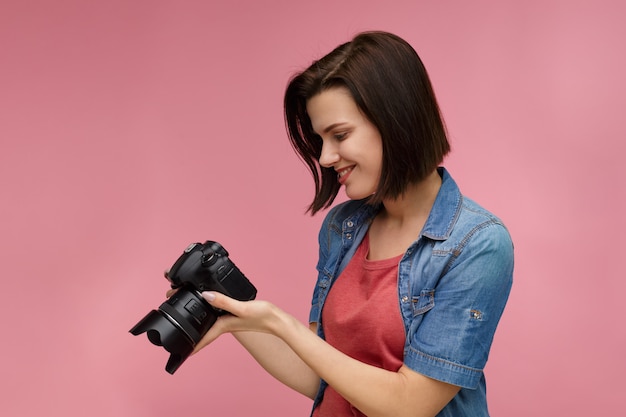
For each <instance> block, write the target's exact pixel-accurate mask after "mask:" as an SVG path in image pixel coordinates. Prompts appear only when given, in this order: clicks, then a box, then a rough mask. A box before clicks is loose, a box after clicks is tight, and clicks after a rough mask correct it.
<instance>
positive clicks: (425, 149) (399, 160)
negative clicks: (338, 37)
mask: <svg viewBox="0 0 626 417" xmlns="http://www.w3.org/2000/svg"><path fill="white" fill-rule="evenodd" d="M336 87H344V88H346V89H347V90H348V91H349V92H350V94H351V95H352V98H353V99H354V101H355V103H356V105H357V107H358V108H359V110H360V111H361V112H362V113H363V114H364V115H365V116H366V117H367V118H368V119H369V121H370V122H372V123H373V124H374V126H376V128H377V129H378V131H379V132H380V136H381V138H382V149H383V161H382V169H381V171H382V172H381V178H380V182H379V184H378V188H377V190H376V192H375V193H374V194H373V195H372V196H370V197H369V198H368V203H370V204H378V203H381V202H382V201H383V199H385V198H397V197H399V196H401V195H402V194H403V193H404V191H405V190H406V188H407V187H408V185H410V184H413V183H417V182H420V181H422V180H423V179H425V178H426V177H427V176H428V175H429V174H430V173H432V172H433V170H435V169H436V168H437V167H438V166H439V164H441V162H442V161H443V158H444V157H445V155H446V154H447V153H448V152H450V144H449V142H448V138H447V134H446V128H445V125H444V122H443V119H442V117H441V113H440V110H439V105H438V104H437V100H436V98H435V94H434V92H433V88H432V85H431V83H430V79H429V77H428V73H427V72H426V69H425V68H424V65H423V63H422V61H421V59H420V58H419V56H418V55H417V53H416V52H415V50H414V49H413V48H412V47H411V45H409V44H408V43H407V42H406V41H404V40H403V39H401V38H399V37H398V36H396V35H393V34H391V33H387V32H363V33H360V34H358V35H356V36H355V37H354V38H353V39H352V41H350V42H347V43H344V44H342V45H340V46H338V47H337V48H336V49H334V50H333V51H332V52H330V53H329V54H328V55H326V56H324V57H323V58H321V59H319V60H318V61H315V62H313V63H312V64H311V66H310V67H309V68H307V69H306V70H304V71H302V72H301V73H299V74H296V75H295V76H294V77H293V78H292V79H291V80H290V81H289V84H288V86H287V89H286V91H285V98H284V106H285V109H284V110H285V125H286V128H287V133H288V135H289V140H290V142H291V145H292V146H293V148H294V150H295V151H296V153H297V154H298V155H299V157H300V158H301V159H302V160H303V161H304V163H305V164H306V165H307V167H308V168H309V170H310V171H311V174H312V175H313V180H314V182H315V198H314V199H313V202H312V203H311V205H310V206H309V207H308V209H307V212H311V214H315V213H316V212H318V211H319V210H322V209H325V208H328V207H330V205H331V204H332V203H333V201H334V199H335V197H336V196H337V193H338V192H339V188H340V186H341V185H340V184H339V181H338V180H337V173H336V172H335V171H334V169H332V168H325V167H322V166H320V165H319V161H318V160H319V158H320V155H321V151H322V139H321V137H320V136H319V135H317V134H316V133H315V132H314V131H313V127H312V124H311V119H310V118H309V115H308V114H307V109H306V105H307V102H308V100H309V99H310V98H312V97H314V96H315V95H317V94H320V93H321V92H323V91H326V90H328V89H331V88H336Z"/></svg>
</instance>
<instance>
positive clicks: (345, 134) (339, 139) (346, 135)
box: [333, 132, 348, 141]
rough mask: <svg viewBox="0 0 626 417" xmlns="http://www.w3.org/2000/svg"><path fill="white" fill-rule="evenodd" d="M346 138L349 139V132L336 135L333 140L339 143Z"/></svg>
mask: <svg viewBox="0 0 626 417" xmlns="http://www.w3.org/2000/svg"><path fill="white" fill-rule="evenodd" d="M346 137H348V132H341V133H334V134H333V139H335V140H337V141H342V140H344V139H345V138H346Z"/></svg>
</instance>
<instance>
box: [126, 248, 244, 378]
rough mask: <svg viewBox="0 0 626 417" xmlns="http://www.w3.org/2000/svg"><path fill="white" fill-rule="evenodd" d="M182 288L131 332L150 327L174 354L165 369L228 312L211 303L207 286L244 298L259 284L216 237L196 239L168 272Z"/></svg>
mask: <svg viewBox="0 0 626 417" xmlns="http://www.w3.org/2000/svg"><path fill="white" fill-rule="evenodd" d="M165 277H166V278H167V279H168V280H169V281H170V283H171V285H172V288H178V291H177V292H176V293H175V294H174V295H172V296H171V297H170V298H169V299H167V300H166V301H165V302H164V303H163V304H161V305H160V306H159V309H158V310H152V311H151V312H149V313H148V314H147V315H146V316H145V317H144V318H143V319H141V321H139V323H137V324H136V325H135V326H134V327H133V328H132V329H130V333H132V334H133V335H135V336H137V335H139V334H141V333H143V332H146V334H147V336H148V340H150V342H152V344H154V345H157V346H163V348H165V350H166V351H168V352H169V353H170V357H169V360H168V361H167V364H166V365H165V370H166V371H167V372H168V373H170V374H174V372H176V370H177V369H178V368H179V367H180V366H181V365H182V363H183V362H184V361H185V359H187V358H188V357H189V355H190V354H191V352H193V349H194V347H195V346H196V344H197V343H198V342H199V341H200V339H202V337H203V336H204V335H205V334H206V333H207V332H208V331H209V329H210V328H211V326H213V324H214V323H215V321H216V320H217V318H218V317H219V316H221V315H223V314H226V313H225V312H224V311H222V310H219V309H216V308H214V307H212V306H211V305H210V304H209V303H208V302H206V300H205V299H204V298H203V297H202V295H201V293H202V292H203V291H218V292H221V293H223V294H226V295H227V296H229V297H232V298H235V299H237V300H240V301H249V300H253V299H254V298H255V297H256V288H255V287H254V285H252V284H251V283H250V281H248V279H247V278H246V277H245V276H244V275H243V274H242V273H241V271H240V270H239V268H237V266H235V264H234V263H233V262H232V261H231V260H230V259H229V258H228V252H227V251H226V249H224V248H223V247H222V245H220V244H219V243H217V242H213V241H206V242H204V244H200V243H192V244H191V245H189V246H188V247H187V249H185V251H184V252H183V254H182V255H181V256H180V258H178V260H177V261H176V262H175V263H174V265H173V266H172V268H171V269H170V270H169V272H167V273H166V274H165Z"/></svg>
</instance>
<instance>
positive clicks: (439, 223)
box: [309, 168, 513, 417]
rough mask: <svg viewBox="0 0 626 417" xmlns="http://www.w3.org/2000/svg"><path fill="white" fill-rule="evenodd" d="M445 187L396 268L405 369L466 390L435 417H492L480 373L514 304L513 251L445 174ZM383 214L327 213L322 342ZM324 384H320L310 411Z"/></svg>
mask: <svg viewBox="0 0 626 417" xmlns="http://www.w3.org/2000/svg"><path fill="white" fill-rule="evenodd" d="M439 174H440V176H441V177H442V184H441V188H440V190H439V193H438V195H437V198H436V200H435V202H434V204H433V207H432V209H431V212H430V214H429V217H428V219H427V221H426V223H425V224H424V228H423V229H422V231H421V233H420V234H419V237H418V238H417V240H416V241H415V242H413V243H412V244H411V246H409V248H408V249H407V251H406V252H405V254H404V256H403V257H402V259H401V260H400V263H399V265H398V304H399V307H400V312H401V315H402V319H403V322H404V328H405V332H406V342H405V347H404V364H405V365H406V366H408V367H409V368H411V369H413V370H414V371H416V372H419V373H421V374H423V375H426V376H428V377H430V378H434V379H437V380H440V381H444V382H447V383H450V384H453V385H457V386H459V387H461V390H460V391H459V393H458V394H457V395H456V396H455V397H454V398H453V399H452V401H450V403H448V405H447V406H446V407H445V408H444V409H443V410H442V411H441V412H440V413H439V414H438V416H442V417H444V416H445V417H451V416H457V417H458V416H466V417H474V416H476V417H479V416H480V417H484V416H488V415H489V414H488V411H487V402H486V388H485V378H484V375H483V368H484V366H485V363H486V362H487V356H488V354H489V349H490V347H491V342H492V340H493V336H494V333H495V330H496V326H497V324H498V321H499V319H500V316H501V315H502V312H503V310H504V306H505V304H506V301H507V299H508V296H509V292H510V289H511V285H512V275H513V243H512V241H511V237H510V236H509V233H508V231H507V230H506V228H505V227H504V225H503V224H502V222H501V221H500V220H499V219H498V218H496V217H495V216H494V215H492V214H491V213H489V212H488V211H486V210H485V209H483V208H481V207H480V206H479V205H477V204H476V203H475V202H473V201H471V200H470V199H468V198H466V197H464V196H462V195H461V192H460V191H459V188H458V187H457V185H456V183H455V182H454V180H453V179H452V177H451V176H450V175H449V174H448V172H447V171H446V170H445V169H444V168H439ZM379 209H380V206H378V207H376V206H372V205H369V204H367V203H366V202H365V201H364V200H359V201H354V200H353V201H347V202H344V203H342V204H339V205H337V206H335V207H334V208H333V209H331V210H330V211H329V213H328V214H327V216H326V218H325V219H324V222H323V224H322V227H321V230H320V233H319V261H318V265H317V270H318V279H317V284H316V286H315V289H314V292H313V300H312V306H311V312H310V317H309V321H310V322H317V323H318V334H319V336H320V337H322V338H324V323H322V320H321V319H322V308H323V306H324V301H325V300H326V296H327V295H328V292H329V290H330V288H331V286H332V284H333V282H334V281H335V279H336V278H337V277H338V276H339V274H340V273H341V271H343V269H344V268H345V267H346V265H347V264H348V262H349V261H350V259H351V257H352V255H353V254H354V253H355V251H356V249H357V247H358V246H359V243H360V242H361V240H362V239H363V237H364V236H365V234H366V233H367V230H368V227H369V225H370V223H371V221H372V220H373V218H374V217H375V215H376V214H377V212H378V210H379ZM326 386H327V384H326V382H325V381H321V385H320V390H319V392H318V395H317V398H316V399H315V402H314V405H313V408H315V407H316V406H317V405H318V404H319V402H320V401H321V399H322V397H323V395H324V390H325V388H326Z"/></svg>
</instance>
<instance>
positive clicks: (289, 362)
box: [233, 328, 320, 399]
mask: <svg viewBox="0 0 626 417" xmlns="http://www.w3.org/2000/svg"><path fill="white" fill-rule="evenodd" d="M311 330H313V336H314V337H317V336H316V335H315V333H314V332H315V329H314V328H312V329H311ZM233 336H235V338H236V339H237V340H238V341H239V343H241V345H242V346H243V347H244V348H246V350H247V351H248V352H250V354H251V355H252V357H253V358H254V359H255V360H256V361H257V362H258V363H259V364H260V365H261V366H262V367H263V368H264V369H265V370H266V371H267V372H268V373H269V374H270V375H272V376H273V377H274V378H276V379H277V380H279V381H280V382H282V383H283V384H285V385H287V386H288V387H290V388H292V389H294V390H295V391H297V392H299V393H301V394H303V395H305V396H307V397H309V398H311V399H314V398H315V395H316V394H317V390H318V389H319V385H320V377H319V376H318V375H317V374H316V373H315V372H314V371H313V370H312V369H311V368H310V367H309V366H308V365H307V364H306V363H304V361H303V360H302V359H300V357H299V356H298V355H296V354H295V352H294V351H293V350H292V349H291V347H290V346H289V345H287V344H286V343H285V342H284V341H283V340H282V339H280V338H278V337H276V336H274V335H271V334H268V333H259V332H254V331H243V332H234V333H233Z"/></svg>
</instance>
